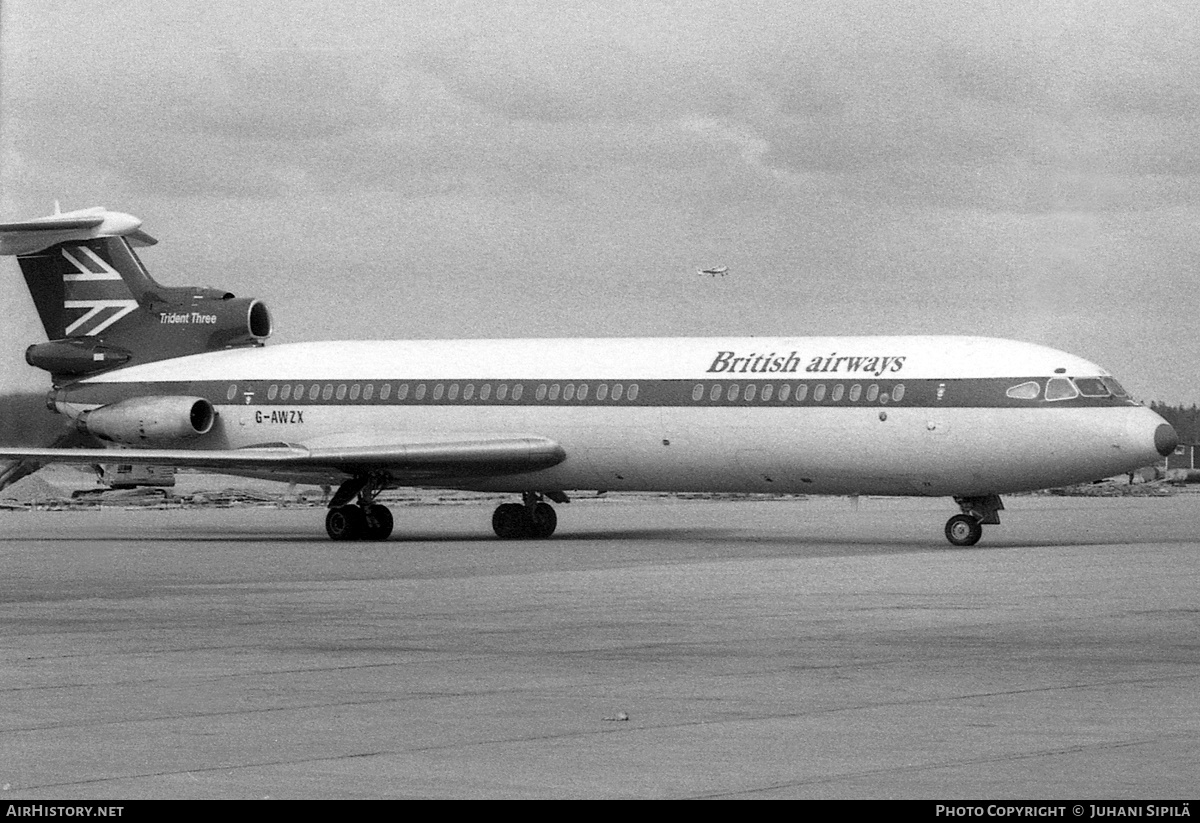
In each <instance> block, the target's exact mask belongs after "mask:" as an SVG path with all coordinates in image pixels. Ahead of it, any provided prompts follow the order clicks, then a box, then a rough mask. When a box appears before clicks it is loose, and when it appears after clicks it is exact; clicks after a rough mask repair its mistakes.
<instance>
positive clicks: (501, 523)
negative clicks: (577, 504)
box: [492, 492, 570, 540]
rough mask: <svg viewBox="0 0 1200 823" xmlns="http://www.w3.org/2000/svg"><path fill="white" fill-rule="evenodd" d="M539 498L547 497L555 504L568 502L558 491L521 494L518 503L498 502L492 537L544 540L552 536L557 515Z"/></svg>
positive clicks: (556, 524) (494, 514)
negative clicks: (499, 503)
mask: <svg viewBox="0 0 1200 823" xmlns="http://www.w3.org/2000/svg"><path fill="white" fill-rule="evenodd" d="M543 497H549V498H550V499H551V500H553V501H554V502H555V503H567V502H570V501H569V498H568V497H567V496H566V495H565V494H563V493H562V492H546V493H545V494H542V493H541V492H524V493H522V495H521V499H522V501H523V502H522V503H502V504H501V505H499V506H497V507H496V511H495V512H494V513H493V514H492V530H493V531H494V532H496V536H497V537H499V538H502V539H504V540H521V539H533V540H544V539H545V538H547V537H549V536H550V535H552V534H554V529H555V528H556V527H557V526H558V515H557V514H556V513H555V511H554V507H553V506H551V505H550V504H549V503H547V502H545V501H544V500H543Z"/></svg>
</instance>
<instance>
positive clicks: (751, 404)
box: [64, 376, 1131, 409]
mask: <svg viewBox="0 0 1200 823" xmlns="http://www.w3.org/2000/svg"><path fill="white" fill-rule="evenodd" d="M1045 380H1046V378H1045V377H1044V376H1043V377H1012V378H978V379H974V378H972V379H957V380H738V379H723V380H715V379H708V380H520V379H515V380H478V379H475V380H472V379H461V380H403V379H396V380H366V381H347V380H329V379H326V380H252V381H186V380H181V381H170V382H154V383H149V382H146V383H107V382H98V381H97V382H81V383H77V384H74V385H72V386H68V387H66V389H65V390H64V391H65V393H66V394H67V395H68V396H69V398H70V400H71V402H78V403H88V404H90V403H100V404H106V403H114V402H117V401H118V400H122V399H124V398H127V397H140V396H151V395H181V396H188V397H204V398H206V399H208V400H210V401H211V402H212V403H214V404H215V405H229V404H236V405H239V406H241V405H247V406H272V407H298V408H304V407H320V406H339V407H340V406H574V407H582V406H589V407H610V408H611V407H615V406H627V407H636V406H646V407H672V408H744V409H756V408H764V409H765V408H817V407H837V408H855V407H863V408H881V409H882V408H889V407H892V408H896V407H899V408H1048V407H1054V408H1079V407H1096V406H1122V405H1129V404H1130V403H1131V401H1130V400H1128V399H1125V398H1116V397H1076V398H1073V399H1070V400H1058V401H1046V400H1043V399H1040V398H1039V399H1035V400H1021V399H1016V398H1012V397H1008V396H1007V395H1006V394H1005V392H1006V391H1007V390H1008V389H1010V388H1012V387H1014V386H1016V385H1019V384H1021V383H1027V382H1029V381H1039V382H1042V383H1043V384H1044V382H1045ZM501 395H503V396H501Z"/></svg>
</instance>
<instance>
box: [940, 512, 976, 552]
mask: <svg viewBox="0 0 1200 823" xmlns="http://www.w3.org/2000/svg"><path fill="white" fill-rule="evenodd" d="M981 537H983V524H981V523H980V522H979V518H977V517H971V516H970V515H969V514H956V515H954V516H953V517H951V518H950V519H949V520H947V521H946V539H947V540H949V541H950V542H951V543H952V544H954V545H955V546H974V545H975V544H976V543H978V542H979V538H981Z"/></svg>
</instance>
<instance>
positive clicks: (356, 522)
mask: <svg viewBox="0 0 1200 823" xmlns="http://www.w3.org/2000/svg"><path fill="white" fill-rule="evenodd" d="M366 527H367V520H366V517H365V516H364V515H363V511H362V509H360V508H359V507H358V506H336V507H334V508H332V509H330V510H329V512H328V513H327V514H326V515H325V531H326V532H328V533H329V536H330V537H331V538H333V539H334V540H358V539H359V538H360V537H362V536H363V533H364V532H365V531H366Z"/></svg>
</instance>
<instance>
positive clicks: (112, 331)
mask: <svg viewBox="0 0 1200 823" xmlns="http://www.w3.org/2000/svg"><path fill="white" fill-rule="evenodd" d="M140 226H141V221H140V220H138V219H137V218H136V217H133V216H131V215H127V214H121V213H119V212H109V211H106V210H105V209H86V210H83V211H78V212H70V213H68V214H57V213H56V214H55V215H52V216H51V217H44V218H40V219H37V220H31V221H25V222H21V223H4V224H0V254H9V255H15V256H16V257H17V263H18V264H19V265H20V267H21V273H22V274H23V275H24V277H25V282H26V284H27V285H28V287H29V292H30V294H31V295H32V296H33V302H34V305H35V306H36V307H37V311H38V314H39V315H40V317H41V320H42V325H43V327H44V328H45V329H46V337H47V338H48V342H45V343H37V344H35V345H32V346H30V347H29V348H28V349H27V350H26V352H25V359H26V361H27V362H29V364H30V365H33V366H37V367H38V368H42V369H45V370H46V371H48V372H50V373H51V375H52V376H53V379H54V382H55V383H56V384H58V383H61V382H65V381H69V380H72V379H77V378H80V377H86V376H87V375H90V374H96V373H98V372H101V371H107V370H109V369H112V368H116V367H118V366H125V365H134V364H136V363H147V362H150V361H153V360H165V359H168V358H171V357H181V356H183V355H188V354H197V353H200V352H208V351H216V350H218V349H224V348H232V347H240V346H261V345H262V344H263V341H264V340H266V338H267V337H268V336H269V335H270V334H271V316H270V313H269V312H268V311H267V307H266V305H264V304H263V303H262V302H261V301H259V300H255V299H253V298H241V299H238V298H235V297H234V296H233V295H232V294H230V293H228V292H224V291H219V290H216V289H208V288H198V287H190V286H185V287H168V286H163V285H161V284H159V283H158V282H156V281H155V280H154V278H152V277H151V276H150V273H149V272H148V271H147V270H146V267H145V266H144V265H142V261H141V260H140V259H139V258H138V256H137V253H136V252H135V251H134V250H133V246H134V245H140V246H146V245H152V244H153V243H155V242H156V241H155V240H154V238H152V237H150V236H149V235H147V234H145V233H144V232H142V231H141V230H140Z"/></svg>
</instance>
